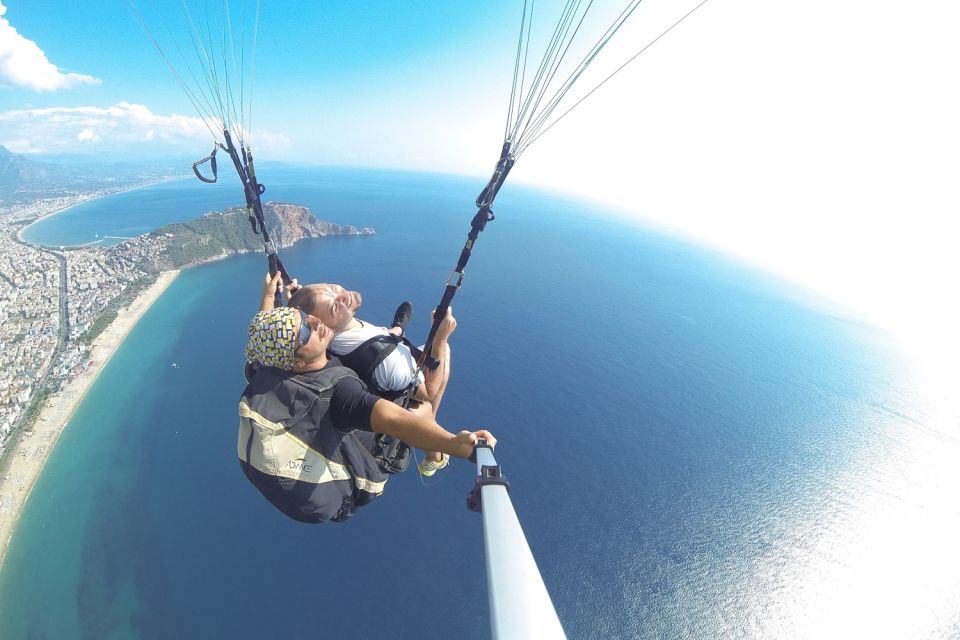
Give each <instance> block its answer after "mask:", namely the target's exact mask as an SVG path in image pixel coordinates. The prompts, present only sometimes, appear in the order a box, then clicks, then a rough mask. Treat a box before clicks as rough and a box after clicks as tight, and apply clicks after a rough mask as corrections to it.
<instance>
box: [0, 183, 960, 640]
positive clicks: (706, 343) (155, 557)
mask: <svg viewBox="0 0 960 640" xmlns="http://www.w3.org/2000/svg"><path fill="white" fill-rule="evenodd" d="M260 174H261V175H260V176H259V177H260V178H261V180H262V181H263V182H264V183H265V184H266V185H267V191H266V193H265V194H264V199H265V200H280V201H284V202H293V203H297V204H302V205H305V206H308V207H309V208H310V209H311V210H312V211H313V212H314V214H315V215H316V216H317V217H319V218H321V219H324V220H330V221H333V222H338V223H344V224H353V225H357V226H371V227H374V228H375V229H376V235H375V236H372V237H330V238H320V239H312V240H305V241H302V242H300V243H298V244H297V245H295V246H293V247H291V248H288V249H286V250H284V251H282V259H283V261H284V263H285V265H286V266H287V268H288V270H289V271H290V272H291V273H292V274H293V275H295V276H297V277H298V279H299V280H300V281H301V282H337V283H342V284H343V285H344V286H346V287H348V288H350V289H356V290H359V291H361V292H362V293H363V294H364V306H363V308H362V309H361V313H360V317H362V318H365V319H368V320H371V321H373V322H378V323H388V322H389V321H390V319H391V318H392V315H393V311H394V309H395V308H396V306H397V305H398V304H399V303H400V302H401V301H403V300H410V301H411V302H412V303H413V305H414V319H413V321H412V322H411V324H410V326H409V327H408V335H410V336H411V337H413V338H414V339H422V338H423V337H424V336H425V334H426V332H427V329H428V319H429V311H430V309H431V308H432V307H433V306H434V305H436V303H437V302H438V301H439V298H440V295H441V293H442V291H443V284H444V282H445V280H446V277H447V275H448V273H449V271H450V269H451V268H452V267H453V266H454V264H455V263H456V259H457V257H458V255H459V253H460V249H461V248H462V247H463V243H464V241H465V239H466V234H467V231H468V229H469V223H470V219H471V218H472V216H473V213H474V211H475V207H474V206H473V204H472V203H473V199H474V198H475V197H476V195H477V193H478V192H479V191H480V189H481V188H482V187H483V184H484V180H483V179H482V178H469V177H456V176H449V175H433V174H423V173H411V172H399V171H379V170H361V169H340V168H323V167H290V166H279V165H278V166H270V167H266V166H265V168H263V169H261V171H260ZM235 182H236V181H235V180H234V181H230V180H229V179H228V178H227V176H223V177H221V183H220V184H217V185H205V184H201V183H199V182H196V181H192V180H184V181H175V182H169V183H164V184H159V185H153V186H149V187H144V188H140V189H136V190H132V191H128V192H125V193H120V194H116V195H112V196H109V197H105V198H101V199H98V200H94V201H91V202H87V203H85V204H82V205H79V206H76V207H74V208H72V209H69V210H67V211H65V212H63V213H61V214H58V215H55V216H53V217H50V218H47V219H45V220H43V221H41V222H40V223H37V224H35V225H34V226H32V227H30V228H29V229H28V230H27V233H26V237H27V239H29V240H31V241H33V242H38V243H43V244H46V245H50V246H65V245H80V244H85V243H91V242H93V243H100V244H105V243H109V242H115V241H118V238H123V237H129V236H133V235H136V234H139V233H144V232H147V231H150V230H152V229H154V228H156V227H158V226H160V225H163V224H166V223H169V222H174V221H182V220H189V219H192V218H194V217H197V216H198V215H201V214H203V213H204V212H206V211H211V210H218V209H222V208H225V207H227V206H231V205H236V204H238V203H239V200H240V199H241V192H240V188H239V186H238V185H237V184H235ZM494 209H495V212H496V219H495V220H494V221H492V222H490V223H489V225H488V226H487V228H486V230H485V231H484V232H483V233H482V234H481V236H480V238H479V239H478V241H477V243H476V245H475V247H474V252H473V257H472V259H471V261H470V263H469V266H468V267H467V272H466V277H465V280H464V285H463V288H462V290H461V291H460V292H459V294H458V295H457V297H456V299H455V300H454V304H453V308H454V314H455V316H456V318H457V320H458V327H457V330H456V332H455V333H454V335H453V336H452V338H451V348H452V357H453V361H452V376H451V382H450V385H449V387H448V389H447V392H446V395H445V396H444V399H443V403H442V406H441V408H440V414H439V421H440V422H441V424H443V425H444V426H446V427H447V428H448V429H449V430H460V429H475V428H481V427H483V428H488V429H490V430H491V431H492V432H494V434H495V435H496V436H497V438H498V440H499V445H498V447H497V451H496V456H497V459H498V461H499V462H500V464H501V465H502V469H503V473H504V475H505V476H506V477H507V478H508V480H509V482H510V484H511V490H510V496H511V498H512V501H513V505H514V507H515V510H516V512H517V515H518V517H519V520H520V522H521V524H522V526H523V529H524V532H525V535H526V538H527V540H528V542H529V545H530V548H531V549H532V552H533V555H534V557H535V559H536V561H537V563H538V565H539V568H540V571H541V574H542V576H543V580H544V582H545V584H546V586H547V589H548V591H549V593H550V595H551V597H552V600H553V602H554V604H555V606H556V610H557V613H558V616H559V618H560V620H561V622H562V624H563V626H564V628H565V630H566V632H567V634H568V635H569V637H570V638H591V639H594V638H595V639H609V638H956V637H960V551H958V547H957V544H956V540H958V539H960V511H958V505H960V471H958V469H960V465H958V463H957V460H958V455H960V439H958V433H957V431H958V426H957V423H955V422H951V420H952V418H950V417H949V416H948V417H947V418H946V419H945V418H944V416H943V414H942V413H941V412H940V411H939V410H938V408H937V406H936V404H935V402H934V400H933V399H932V398H930V397H928V396H927V395H926V394H925V390H924V388H923V387H922V386H921V385H920V383H919V382H918V380H919V379H918V378H917V377H916V376H915V375H914V373H913V369H912V367H911V365H910V364H909V363H908V362H907V360H906V358H905V357H904V356H903V354H902V353H901V352H900V350H899V349H898V348H897V347H896V345H895V343H894V342H893V341H892V340H891V339H890V337H889V336H888V335H887V334H885V333H884V332H883V331H882V330H880V329H877V328H875V327H874V326H873V325H872V324H870V323H869V322H867V321H865V320H862V319H859V318H857V317H856V316H854V315H851V314H849V313H847V312H845V311H843V310H842V307H840V306H838V305H835V304H832V303H831V302H829V301H825V300H823V299H821V298H819V297H818V295H817V294H815V293H813V292H810V291H807V290H804V289H802V288H800V287H798V286H796V285H793V284H790V283H788V282H786V281H783V280H781V279H778V278H777V277H775V276H773V275H770V274H767V273H764V272H761V271H759V270H757V269H756V268H754V267H751V266H749V265H748V264H745V263H744V262H742V261H740V260H739V259H737V258H736V257H733V256H728V255H724V254H721V253H718V252H716V251H715V250H711V249H708V248H704V247H702V246H699V245H697V244H696V243H694V242H692V241H689V240H685V239H684V238H681V237H677V236H675V235H671V234H669V233H666V232H664V231H663V230H661V229H659V228H657V227H654V226H651V225H649V224H645V223H643V222H640V221H637V219H636V218H631V217H630V216H628V215H625V212H624V211H621V210H614V209H612V208H611V207H609V206H607V205H602V204H598V203H597V202H594V201H591V200H588V199H585V198H583V197H573V196H570V195H567V194H563V193H553V192H547V191H544V190H539V189H535V188H532V187H526V186H522V185H519V184H507V185H506V186H505V187H504V188H503V190H502V192H501V193H500V195H499V197H498V200H497V204H496V206H495V207H494ZM812 259H815V257H812ZM265 270H266V261H265V260H264V256H263V255H262V254H246V255H241V256H236V257H232V258H229V259H226V260H222V261H220V262H215V263H210V264H205V265H202V266H198V267H195V268H191V269H187V270H185V271H184V272H183V273H182V274H181V275H180V277H179V278H178V279H177V280H176V281H175V282H174V283H173V284H172V285H171V286H170V288H169V289H167V291H166V292H165V293H164V294H163V295H162V296H161V297H160V298H159V300H158V301H157V302H156V303H155V304H154V305H153V307H152V308H151V309H150V310H149V311H148V312H147V313H146V315H145V316H144V317H143V318H142V319H141V321H140V322H139V323H138V324H137V326H136V327H135V328H134V329H133V331H132V332H131V333H130V335H129V337H128V338H127V339H126V341H125V342H124V343H123V345H122V346H121V347H120V348H119V349H118V351H117V352H116V354H115V355H114V357H113V358H112V359H111V360H110V362H109V363H108V365H107V366H106V367H105V368H104V370H103V372H102V373H101V375H100V376H99V378H98V379H97V381H96V383H95V384H94V386H93V387H92V388H91V389H90V391H89V393H88V395H87V396H86V398H85V399H84V401H83V402H82V404H81V405H80V407H79V408H78V410H77V412H76V413H75V414H74V416H73V418H72V419H71V421H70V424H69V425H68V427H67V428H66V430H65V431H64V432H63V434H62V436H61V437H60V439H59V441H58V443H57V445H56V448H55V449H54V450H53V452H52V453H51V454H50V457H49V460H48V462H47V464H46V466H45V468H44V471H43V473H42V475H41V476H40V478H39V480H38V481H37V483H36V485H35V487H34V489H33V493H32V495H31V497H30V499H29V501H28V504H27V506H26V508H25V511H24V513H23V515H22V517H21V521H20V523H19V526H18V528H17V530H16V532H15V534H14V536H13V538H12V540H11V544H10V546H9V548H8V551H7V556H6V559H5V562H4V565H3V570H2V572H0V638H4V639H13V638H50V639H54V638H56V639H60V638H97V639H102V638H294V637H296V638H318V637H325V638H374V637H377V638H410V639H416V640H425V639H431V638H466V639H472V638H487V637H489V635H490V627H489V614H490V611H489V607H488V601H487V593H488V591H487V589H488V585H487V581H486V573H485V564H484V562H485V560H484V558H485V556H484V538H483V530H482V520H481V517H480V516H479V515H478V514H476V513H473V512H470V511H468V510H467V508H466V506H465V498H466V496H467V494H468V493H469V491H470V489H471V487H472V485H473V479H474V474H475V469H474V467H473V465H471V464H470V463H468V462H466V461H462V460H457V461H454V463H453V464H452V465H451V467H450V468H449V470H448V471H445V472H441V473H439V474H437V476H435V477H434V478H432V479H430V480H427V481H424V480H421V479H420V477H419V476H418V474H417V473H416V472H415V471H413V470H410V471H408V472H406V473H403V474H400V475H398V476H395V477H393V478H392V479H391V480H390V481H389V484H388V486H387V490H386V492H385V494H384V496H383V497H381V498H380V499H378V500H377V501H375V502H374V503H372V504H371V505H369V506H367V507H364V508H363V509H361V510H360V511H359V512H358V513H357V514H356V516H355V517H354V518H353V519H351V520H350V521H348V522H346V523H343V524H323V525H304V524H299V523H296V522H293V521H291V520H288V519H286V518H285V517H284V516H282V515H281V514H280V513H279V512H277V511H275V510H274V509H273V508H272V507H271V506H270V505H269V504H267V503H266V502H265V501H264V500H263V499H262V498H261V497H260V495H259V494H258V493H257V492H256V491H255V489H254V488H253V487H252V486H251V485H249V484H248V482H247V480H246V479H245V478H244V476H243V474H242V473H241V470H240V467H239V464H238V462H237V460H236V432H237V423H238V419H237V404H238V399H239V397H240V394H241V391H242V390H243V387H244V379H243V374H242V368H243V346H244V342H245V336H246V325H247V322H248V321H249V319H250V318H251V316H252V315H253V313H254V312H255V310H256V307H257V303H258V299H259V295H260V289H261V286H262V281H263V275H264V272H265ZM41 428H42V427H41Z"/></svg>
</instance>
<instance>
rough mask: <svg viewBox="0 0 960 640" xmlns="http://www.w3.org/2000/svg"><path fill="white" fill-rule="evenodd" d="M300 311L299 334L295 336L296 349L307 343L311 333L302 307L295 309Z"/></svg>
mask: <svg viewBox="0 0 960 640" xmlns="http://www.w3.org/2000/svg"><path fill="white" fill-rule="evenodd" d="M297 311H299V312H300V335H298V336H297V341H298V342H299V344H297V349H299V348H300V347H302V346H303V345H305V344H307V342H308V341H309V340H310V334H311V333H313V329H311V328H310V325H309V324H308V323H307V314H306V313H304V311H303V309H297Z"/></svg>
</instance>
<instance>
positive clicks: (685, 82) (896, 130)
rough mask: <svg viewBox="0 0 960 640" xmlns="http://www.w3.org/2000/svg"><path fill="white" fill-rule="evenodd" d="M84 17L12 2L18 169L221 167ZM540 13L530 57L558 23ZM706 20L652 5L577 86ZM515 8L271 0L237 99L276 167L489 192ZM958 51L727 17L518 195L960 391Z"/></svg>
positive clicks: (141, 48)
mask: <svg viewBox="0 0 960 640" xmlns="http://www.w3.org/2000/svg"><path fill="white" fill-rule="evenodd" d="M74 4H75V5H77V6H73V5H71V6H68V5H67V3H63V2H61V1H59V0H57V1H52V0H0V144H3V145H5V146H6V147H7V148H9V149H10V150H11V151H14V152H18V153H27V154H31V153H32V154H41V153H81V152H82V153H91V154H98V155H104V156H110V157H123V156H133V155H136V156H138V157H144V156H149V155H153V154H156V155H158V156H159V155H165V154H166V155H169V154H178V155H187V156H192V157H197V158H199V157H201V156H203V155H204V154H206V153H208V151H209V148H210V146H211V135H210V133H209V132H208V129H207V127H206V125H205V124H204V122H203V121H202V120H200V119H199V118H198V117H197V113H196V112H195V111H194V109H193V108H192V106H191V104H190V102H189V101H188V100H187V99H186V97H185V96H184V93H183V92H182V91H181V90H180V88H179V87H178V85H177V82H176V80H175V79H174V76H173V74H171V72H170V71H169V70H168V69H167V67H166V66H165V65H164V62H163V60H162V58H161V57H160V55H158V53H157V51H156V49H155V48H154V47H153V45H152V44H151V42H150V40H149V38H148V37H147V36H146V35H145V33H144V31H143V29H142V28H141V27H140V26H139V24H138V21H137V19H136V18H135V17H134V13H133V12H132V11H131V8H130V7H131V5H130V3H129V2H128V1H127V0H98V1H96V2H94V1H80V2H77V3H74ZM189 4H190V6H191V7H194V9H196V6H195V5H196V4H197V0H189ZM201 4H203V3H201ZM206 4H207V5H208V6H210V7H213V9H211V11H220V8H221V7H222V3H221V2H216V1H211V2H207V3H206ZM538 4H539V6H540V7H546V9H544V10H543V12H542V13H541V14H539V16H538V17H539V19H540V20H541V21H542V22H539V21H538V22H537V23H536V24H537V28H536V29H535V30H534V34H535V35H536V34H537V33H538V29H540V25H541V24H546V23H550V22H551V21H552V19H553V16H554V15H555V13H551V10H553V11H555V9H556V6H557V3H556V2H552V3H551V1H550V0H541V1H540V3H538ZM551 4H552V9H551V7H550V6H548V5H551ZM597 4H598V6H599V5H602V4H604V3H603V2H601V0H597ZM606 4H607V5H612V6H623V5H625V4H626V2H625V1H624V0H617V1H612V0H611V1H610V2H607V3H606ZM697 4H699V0H644V2H643V3H642V4H641V6H640V8H639V9H638V10H637V11H636V12H635V14H634V15H633V16H632V17H631V19H630V22H629V23H628V24H627V25H626V26H625V27H624V29H623V30H622V31H621V32H620V33H619V34H618V36H617V38H616V39H615V40H613V41H612V42H611V45H610V47H608V49H606V50H604V52H603V55H604V56H605V57H602V58H601V57H599V56H598V59H597V61H596V63H595V69H596V73H595V74H594V75H593V76H587V75H585V76H584V77H583V78H581V80H580V82H578V85H577V86H578V87H581V86H582V87H583V88H585V89H589V88H592V87H593V86H595V85H596V84H597V83H598V82H599V80H600V79H602V78H603V77H605V75H606V74H607V73H608V72H609V71H611V70H612V69H614V68H616V66H618V65H619V64H621V63H622V62H623V61H625V60H627V59H628V58H630V56H632V55H633V54H634V53H636V52H637V51H639V50H640V48H641V47H643V46H644V45H645V44H647V43H648V42H649V41H650V40H652V39H653V38H655V37H656V36H657V35H658V34H659V33H661V32H662V31H663V30H665V29H666V28H667V27H669V26H670V25H671V24H672V23H673V22H675V21H676V20H677V19H678V18H680V17H681V16H683V15H684V14H686V13H687V11H689V10H690V9H691V8H693V7H695V6H697ZM137 6H138V7H139V9H140V11H141V13H142V15H143V16H144V18H145V21H146V22H147V25H148V27H149V28H150V29H151V31H152V32H153V33H154V35H155V37H156V38H157V40H158V41H159V42H161V45H162V46H165V48H166V47H167V46H169V44H170V43H171V42H174V41H176V39H177V37H178V34H179V35H183V34H186V33H189V30H188V28H187V27H186V26H185V23H184V21H183V19H182V17H181V16H180V15H178V14H177V12H176V11H175V9H176V7H177V6H178V5H177V3H175V2H161V1H160V0H138V2H137ZM229 6H230V10H231V17H232V19H233V21H234V23H235V24H238V25H239V24H240V23H241V22H243V23H244V24H249V25H252V24H253V19H252V18H251V16H253V15H254V13H253V10H252V7H253V6H254V4H253V3H252V2H251V1H250V0H247V3H246V13H244V3H243V2H241V1H240V0H234V1H233V2H231V3H230V4H229ZM521 6H522V3H521V2H519V0H512V1H507V0H486V1H484V2H473V1H465V0H464V1H461V0H444V1H443V2H437V1H434V2H429V1H426V0H409V1H400V0H372V1H370V2H364V3H355V2H292V1H291V2H283V3H280V2H269V1H267V0H264V1H263V3H262V5H261V8H260V19H259V26H258V30H257V41H256V58H255V65H253V68H254V70H255V72H254V73H253V74H249V73H247V74H243V75H244V76H245V77H252V85H251V84H250V83H249V82H248V84H247V87H248V88H249V87H250V86H252V87H253V92H252V96H253V99H252V104H253V108H252V110H251V113H252V116H253V117H252V120H251V127H250V130H251V133H252V135H251V137H252V140H253V141H254V145H255V151H256V152H257V156H258V158H259V159H278V160H288V161H298V162H311V163H317V164H330V165H352V166H371V167H396V168H404V169H412V170H428V171H442V172H452V173H458V174H466V175H476V176H478V185H482V183H483V182H484V181H485V179H486V177H487V176H489V174H490V171H491V170H492V168H493V165H494V163H495V161H496V159H497V157H498V155H499V148H500V144H501V141H502V139H503V129H504V124H505V119H506V106H507V105H508V104H509V95H510V82H511V78H512V69H513V58H514V54H515V47H516V38H517V34H518V30H519V20H520V8H521ZM441 7H442V10H440V8H441ZM604 10H605V9H603V8H601V9H600V10H599V12H600V15H601V16H602V15H603V11H604ZM244 17H245V18H246V20H245V21H244ZM600 26H601V25H600V22H597V23H596V24H586V25H585V27H584V31H585V33H586V32H588V31H589V33H587V35H588V36H589V35H590V34H591V33H592V34H594V35H596V34H599V33H600V32H601V31H602V29H601V28H600ZM591 29H592V31H590V30H591ZM958 30H960V5H958V4H957V3H956V2H952V1H937V0H917V1H915V2H912V3H909V4H905V3H902V2H891V1H887V0H872V1H867V0H841V1H839V2H838V1H837V0H809V1H808V2H804V3H786V2H775V1H771V0H709V1H708V2H707V3H706V4H704V5H703V6H702V7H700V8H699V9H698V10H696V11H695V12H694V13H693V14H692V15H690V17H688V18H687V19H685V20H684V21H683V22H682V23H681V24H680V25H678V26H677V27H676V28H675V29H673V30H671V31H670V32H669V33H668V34H667V35H666V36H664V37H663V38H662V39H661V40H659V41H657V42H656V43H655V44H654V45H653V46H652V47H650V49H648V50H647V51H646V52H644V53H643V54H642V55H640V56H639V57H637V58H636V60H635V61H634V62H632V63H631V64H630V65H629V66H628V67H626V68H625V69H624V70H623V71H622V72H620V73H619V74H618V75H617V76H615V77H614V78H613V79H612V80H610V81H609V82H608V83H606V84H605V85H604V86H603V87H602V88H601V89H600V90H598V91H597V92H596V93H595V94H593V95H592V96H591V97H590V99H589V100H587V101H585V102H584V103H583V104H582V105H580V106H579V107H577V109H576V110H574V111H573V112H572V113H571V114H570V115H569V116H567V117H565V118H564V119H563V120H562V121H561V122H559V123H558V124H557V125H556V126H555V127H553V128H552V129H551V130H550V131H549V133H547V134H546V135H544V136H543V137H542V138H541V139H539V140H538V141H537V142H536V144H534V145H533V146H531V147H530V149H529V151H527V152H525V153H524V155H523V156H522V158H521V159H520V160H519V161H518V163H517V166H516V168H515V169H514V171H513V173H512V174H511V178H510V181H511V182H520V183H528V184H535V185H542V186H546V187H550V188H554V189H561V190H564V191H568V192H573V193H577V194H583V195H586V196H588V197H590V198H593V199H597V200H602V201H605V202H609V203H612V204H614V205H616V206H617V207H618V209H619V210H620V211H622V212H623V215H624V216H626V217H630V218H633V219H636V220H637V221H639V222H641V223H643V224H648V225H649V224H652V225H655V226H658V227H661V228H664V229H666V230H669V231H670V232H673V233H677V234H680V235H683V236H686V237H690V238H693V239H694V240H696V241H698V242H701V243H703V244H706V245H709V246H712V247H715V248H718V249H721V250H723V251H726V252H729V253H732V254H734V255H736V256H739V257H740V258H741V259H743V260H745V261H748V262H750V263H753V264H756V265H759V266H761V267H762V268H764V269H767V270H770V271H772V272H774V273H776V274H779V275H782V276H785V277H787V278H789V279H791V280H793V281H795V282H798V283H800V284H802V285H805V286H807V287H810V288H811V289H813V290H815V291H818V292H820V293H822V294H824V295H826V296H827V297H828V298H829V299H831V300H833V301H835V302H837V303H839V304H842V305H844V306H846V307H849V308H850V309H853V310H854V311H855V312H856V313H859V314H862V315H864V316H866V317H868V318H869V319H871V320H872V321H875V322H878V323H880V324H882V325H884V326H886V327H888V328H891V329H892V330H894V332H895V335H896V336H897V337H898V339H899V340H902V341H903V342H904V344H905V345H907V346H908V347H909V348H910V349H912V350H914V351H915V352H918V353H919V352H922V353H924V354H925V355H926V356H927V357H928V359H931V360H932V361H936V363H937V366H938V367H939V371H938V372H939V374H940V375H941V378H942V376H952V377H951V378H950V380H951V381H952V382H960V375H958V374H957V370H958V369H957V366H958V365H957V364H956V363H957V362H958V361H960V340H958V338H957V336H956V335H955V331H954V327H956V326H958V325H960V303H958V301H957V295H956V290H957V285H956V278H957V274H958V273H960V257H958V256H960V251H958V250H957V248H955V244H956V239H957V233H956V227H957V224H956V222H955V220H956V218H957V215H958V214H960V193H958V191H960V190H958V179H957V176H958V175H960V153H958V150H960V118H958V117H957V115H956V114H958V113H960V83H958V80H957V78H958V74H957V64H958V62H957V61H960V38H957V36H956V34H957V32H958ZM250 32H252V30H250V31H244V32H243V33H242V34H241V35H242V36H243V41H244V42H245V43H250V42H251V38H249V33H250ZM233 36H234V40H235V41H236V40H237V39H238V34H237V33H236V32H234V33H233ZM535 42H536V40H535ZM251 48H252V47H251ZM166 50H167V51H168V54H169V55H170V57H171V58H173V57H174V56H173V55H172V53H170V52H171V51H172V50H171V49H169V48H167V49H166ZM247 59H249V58H247ZM175 66H177V65H175ZM245 68H246V69H249V68H250V67H249V66H245ZM506 193H507V191H504V194H506ZM502 197H504V196H501V198H502Z"/></svg>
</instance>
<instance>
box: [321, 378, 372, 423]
mask: <svg viewBox="0 0 960 640" xmlns="http://www.w3.org/2000/svg"><path fill="white" fill-rule="evenodd" d="M379 399H380V397H379V396H376V395H374V394H372V393H370V392H369V391H367V390H366V388H365V387H364V386H363V383H362V382H360V381H359V380H358V379H356V378H353V377H347V378H341V379H340V380H339V381H337V384H336V385H335V386H334V387H333V397H331V398H330V419H331V420H333V424H334V426H336V427H337V428H338V429H342V430H344V431H348V430H350V429H361V430H363V431H373V427H372V426H371V425H370V416H371V414H372V413H373V405H374V404H375V403H376V402H377V400H379Z"/></svg>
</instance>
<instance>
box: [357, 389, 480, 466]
mask: <svg viewBox="0 0 960 640" xmlns="http://www.w3.org/2000/svg"><path fill="white" fill-rule="evenodd" d="M370 426H372V427H373V430H374V431H376V432H378V433H385V434H387V435H390V436H396V437H398V438H400V439H401V440H403V441H404V442H406V443H407V444H409V445H411V446H414V447H417V448H419V449H423V450H424V451H440V452H442V453H448V454H450V455H452V456H455V457H457V458H469V457H470V455H471V454H472V453H473V446H474V445H475V444H476V442H477V438H485V439H486V441H487V442H488V443H489V444H490V445H491V446H495V445H496V444H497V439H496V438H495V437H493V434H492V433H490V432H489V431H487V430H486V429H479V430H477V431H473V432H471V431H461V432H460V433H458V434H457V435H453V434H452V433H450V432H449V431H447V430H446V429H444V428H443V427H441V426H440V425H439V424H437V423H436V422H435V421H434V420H432V419H430V418H428V417H426V416H421V415H416V414H414V413H411V412H409V411H407V410H406V409H403V408H401V407H399V406H397V405H395V404H394V403H392V402H389V401H387V400H382V399H381V400H378V401H377V402H376V404H374V405H373V413H372V414H371V415H370Z"/></svg>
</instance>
